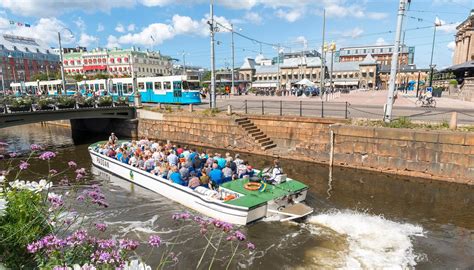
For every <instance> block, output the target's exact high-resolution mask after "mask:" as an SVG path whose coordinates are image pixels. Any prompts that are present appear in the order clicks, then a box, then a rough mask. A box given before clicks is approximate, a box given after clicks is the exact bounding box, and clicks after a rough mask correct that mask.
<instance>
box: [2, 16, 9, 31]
mask: <svg viewBox="0 0 474 270" xmlns="http://www.w3.org/2000/svg"><path fill="white" fill-rule="evenodd" d="M9 27H10V22H9V21H8V20H7V19H5V18H2V17H0V29H8V28H9Z"/></svg>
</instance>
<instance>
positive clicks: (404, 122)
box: [384, 116, 413, 128]
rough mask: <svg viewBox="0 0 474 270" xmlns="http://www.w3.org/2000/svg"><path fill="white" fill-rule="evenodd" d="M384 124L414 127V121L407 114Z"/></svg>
mask: <svg viewBox="0 0 474 270" xmlns="http://www.w3.org/2000/svg"><path fill="white" fill-rule="evenodd" d="M384 125H385V126H386V127H390V128H413V123H412V122H411V120H410V118H408V117H405V116H402V117H400V118H398V119H395V120H393V121H392V122H390V123H385V124H384Z"/></svg>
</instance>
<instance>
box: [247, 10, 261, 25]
mask: <svg viewBox="0 0 474 270" xmlns="http://www.w3.org/2000/svg"><path fill="white" fill-rule="evenodd" d="M244 19H245V20H246V21H248V22H251V23H254V24H261V23H262V17H261V16H260V14H258V13H257V12H252V11H248V12H246V13H245V16H244Z"/></svg>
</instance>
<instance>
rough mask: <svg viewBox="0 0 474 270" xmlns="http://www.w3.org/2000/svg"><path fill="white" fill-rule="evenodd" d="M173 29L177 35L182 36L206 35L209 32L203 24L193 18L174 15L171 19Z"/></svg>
mask: <svg viewBox="0 0 474 270" xmlns="http://www.w3.org/2000/svg"><path fill="white" fill-rule="evenodd" d="M171 21H172V28H173V30H174V33H175V34H176V35H181V34H198V35H206V33H207V32H209V30H208V29H207V27H206V25H205V24H204V23H203V22H200V21H195V20H193V19H192V18H191V17H188V16H181V15H178V14H176V15H174V16H173V18H172V19H171Z"/></svg>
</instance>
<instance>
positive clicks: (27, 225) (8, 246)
mask: <svg viewBox="0 0 474 270" xmlns="http://www.w3.org/2000/svg"><path fill="white" fill-rule="evenodd" d="M6 199H7V201H8V207H7V208H6V209H5V214H4V215H3V216H0V239H1V240H0V261H2V262H3V263H4V264H5V266H6V267H7V268H10V269H25V268H26V269H32V268H34V267H33V265H34V261H33V255H32V254H29V253H28V252H27V249H26V246H27V245H28V244H29V243H31V242H33V241H34V240H36V239H37V237H38V236H42V235H46V234H48V233H50V232H51V228H50V226H49V225H48V223H47V221H46V219H45V216H47V209H45V207H44V204H43V198H42V196H41V193H34V192H31V191H29V190H17V191H15V192H9V193H7V195H6Z"/></svg>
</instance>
